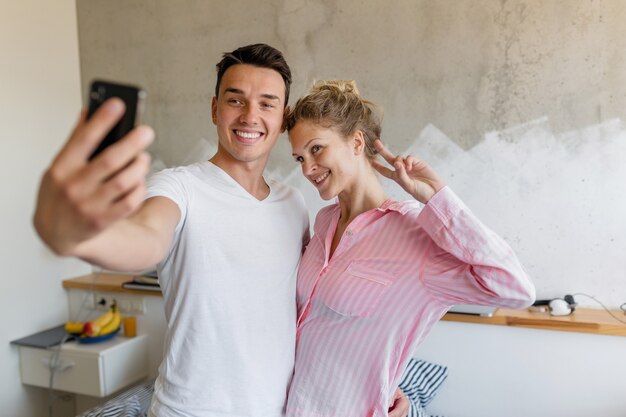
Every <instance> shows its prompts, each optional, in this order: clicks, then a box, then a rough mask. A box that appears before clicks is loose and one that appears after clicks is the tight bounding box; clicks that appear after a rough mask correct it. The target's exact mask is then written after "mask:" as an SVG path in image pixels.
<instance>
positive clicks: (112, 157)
mask: <svg viewBox="0 0 626 417" xmlns="http://www.w3.org/2000/svg"><path fill="white" fill-rule="evenodd" d="M153 140H154V131H153V130H152V129H151V128H150V127H148V126H143V125H142V126H138V127H136V128H134V129H133V130H131V131H130V133H129V134H128V135H126V136H125V137H123V138H122V139H121V140H120V141H118V142H116V143H115V144H113V145H111V146H109V147H108V148H106V149H105V150H104V151H103V152H102V153H101V154H100V155H98V156H97V157H96V158H95V159H94V160H93V161H92V162H91V164H90V165H92V167H93V169H92V170H90V172H89V174H88V175H89V176H90V179H91V180H93V181H96V182H102V181H105V180H107V179H108V178H110V177H111V176H112V175H114V174H115V173H116V172H117V171H119V170H121V169H122V168H124V167H125V166H127V165H128V164H130V163H131V161H132V160H133V159H135V158H136V157H137V155H139V154H140V153H142V152H143V151H145V149H146V148H147V147H148V146H149V145H150V144H151V143H152V141H153Z"/></svg>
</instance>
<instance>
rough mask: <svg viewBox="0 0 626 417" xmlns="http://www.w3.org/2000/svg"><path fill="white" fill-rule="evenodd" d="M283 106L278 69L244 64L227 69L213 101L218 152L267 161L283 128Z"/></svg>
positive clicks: (234, 157) (283, 89)
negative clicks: (217, 94)
mask: <svg viewBox="0 0 626 417" xmlns="http://www.w3.org/2000/svg"><path fill="white" fill-rule="evenodd" d="M284 109H285V83H284V81H283V79H282V77H281V76H280V74H279V73H278V72H276V71H274V70H272V69H268V68H260V67H255V66H253V65H246V64H239V65H233V66H232V67H230V68H228V69H227V70H226V72H225V73H224V75H223V77H222V82H221V84H220V87H219V96H218V97H213V103H212V116H213V123H214V124H215V126H217V135H218V139H219V149H218V155H220V156H221V157H222V158H226V159H229V160H236V161H241V162H255V161H259V162H261V163H263V164H265V163H267V159H268V157H269V153H270V151H271V150H272V147H273V146H274V144H275V143H276V139H277V138H278V136H279V135H280V134H281V133H282V131H283V129H282V126H283V114H284Z"/></svg>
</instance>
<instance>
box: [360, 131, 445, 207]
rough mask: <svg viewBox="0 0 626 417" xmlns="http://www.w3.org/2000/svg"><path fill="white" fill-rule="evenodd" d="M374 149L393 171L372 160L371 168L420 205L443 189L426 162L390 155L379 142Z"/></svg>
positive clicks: (376, 142)
mask: <svg viewBox="0 0 626 417" xmlns="http://www.w3.org/2000/svg"><path fill="white" fill-rule="evenodd" d="M374 147H375V148H376V150H377V151H378V153H380V155H381V156H382V157H383V158H384V159H385V161H387V162H388V163H389V165H391V166H393V167H394V168H395V170H393V169H389V168H387V167H386V166H384V165H382V164H380V163H379V162H378V161H375V160H372V166H373V167H374V169H376V170H377V171H378V172H380V173H381V174H382V175H383V176H385V177H387V178H389V179H391V180H394V181H395V182H397V183H398V184H399V185H400V187H402V188H403V189H404V191H406V192H407V193H409V194H411V195H412V196H413V198H415V199H416V200H417V201H419V202H420V203H424V204H426V203H428V200H430V198H431V197H432V196H433V195H435V193H436V192H437V191H439V190H441V189H442V188H443V187H445V185H446V184H445V183H444V182H443V180H442V179H441V178H440V177H439V175H437V173H436V172H435V170H434V169H432V168H431V167H430V165H428V164H427V163H426V162H424V161H422V160H419V159H417V158H415V157H414V156H412V155H409V156H407V157H404V158H403V157H401V156H399V155H394V154H392V153H391V152H390V151H389V150H388V149H387V148H385V146H384V145H383V143H382V142H381V141H380V140H376V141H375V142H374Z"/></svg>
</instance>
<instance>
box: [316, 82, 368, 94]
mask: <svg viewBox="0 0 626 417" xmlns="http://www.w3.org/2000/svg"><path fill="white" fill-rule="evenodd" d="M324 90H327V91H332V90H334V91H337V92H339V93H343V94H346V93H353V94H356V95H357V96H358V95H359V89H358V88H356V81H354V80H321V81H317V82H315V84H314V85H313V88H312V89H311V92H312V93H313V92H318V91H324Z"/></svg>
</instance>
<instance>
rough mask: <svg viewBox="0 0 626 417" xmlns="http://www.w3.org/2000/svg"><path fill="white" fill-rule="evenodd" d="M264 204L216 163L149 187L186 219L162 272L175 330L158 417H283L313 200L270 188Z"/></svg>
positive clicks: (159, 389)
mask: <svg viewBox="0 0 626 417" xmlns="http://www.w3.org/2000/svg"><path fill="white" fill-rule="evenodd" d="M268 184H269V186H270V194H269V196H268V197H267V198H265V199H264V200H263V201H259V200H257V199H256V198H255V197H253V196H252V195H250V194H249V193H248V192H247V191H245V190H244V189H243V188H242V187H241V186H240V185H239V184H238V183H237V182H236V181H235V180H234V179H233V178H231V177H230V176H229V175H228V174H226V173H225V172H224V171H222V170H221V169H220V168H218V167H217V166H215V165H214V164H212V163H211V162H201V163H197V164H193V165H190V166H187V167H180V168H173V169H167V170H165V171H162V172H159V173H157V174H155V175H154V176H152V177H151V178H150V180H149V181H148V193H147V198H149V197H155V196H164V197H167V198H169V199H171V200H173V201H174V202H175V203H176V204H177V205H178V207H179V209H180V212H181V217H180V221H179V223H178V225H177V226H176V232H175V236H174V240H173V244H172V247H171V249H170V252H169V254H168V255H167V256H166V257H165V259H164V260H163V261H162V262H161V263H160V264H159V265H158V266H157V270H158V274H159V281H160V284H161V288H162V291H163V297H164V299H165V315H166V320H167V332H166V336H165V341H164V358H163V362H162V363H161V365H160V367H159V376H158V378H157V381H156V384H155V394H154V397H153V403H152V408H151V412H152V413H153V414H155V415H157V416H158V417H180V416H185V417H187V416H194V417H218V416H219V417H244V416H245V417H256V416H259V417H261V416H263V417H265V416H268V417H277V416H282V415H283V413H284V407H285V402H286V396H287V387H288V384H289V381H290V380H291V376H292V373H293V363H294V352H295V336H296V303H295V286H296V273H297V268H298V264H299V261H300V255H301V253H302V245H303V241H304V240H305V239H306V238H307V237H308V216H307V212H306V207H305V204H304V199H303V198H302V195H301V194H300V193H299V192H298V191H297V190H295V189H293V188H290V187H287V186H285V185H282V184H280V183H278V182H275V181H268Z"/></svg>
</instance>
